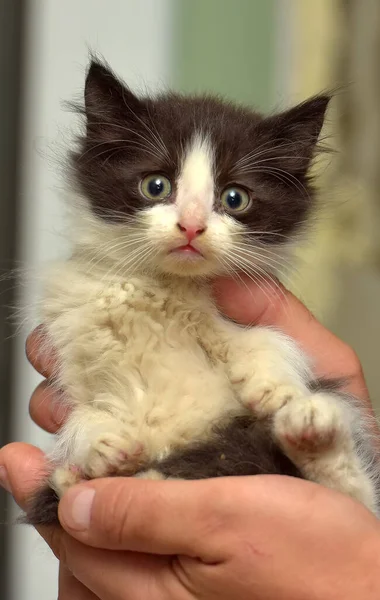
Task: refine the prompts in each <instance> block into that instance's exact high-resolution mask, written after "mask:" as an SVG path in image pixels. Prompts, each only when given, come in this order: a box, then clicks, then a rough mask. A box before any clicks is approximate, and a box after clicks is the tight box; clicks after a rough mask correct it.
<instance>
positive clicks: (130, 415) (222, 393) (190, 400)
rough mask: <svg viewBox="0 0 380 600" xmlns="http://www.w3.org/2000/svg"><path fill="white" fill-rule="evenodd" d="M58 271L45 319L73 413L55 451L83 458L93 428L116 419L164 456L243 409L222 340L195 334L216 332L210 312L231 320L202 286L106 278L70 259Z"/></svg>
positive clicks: (115, 426)
mask: <svg viewBox="0 0 380 600" xmlns="http://www.w3.org/2000/svg"><path fill="white" fill-rule="evenodd" d="M57 272H59V276H57V277H55V278H54V279H52V278H50V281H49V287H48V289H47V290H46V296H45V301H44V315H43V319H44V323H45V325H46V328H47V331H48V334H49V339H50V342H51V343H52V344H53V346H54V347H55V348H58V349H59V355H58V356H59V371H58V373H57V380H58V383H59V386H60V387H61V388H63V389H65V390H66V394H67V401H68V402H69V403H70V405H71V406H72V407H73V409H74V413H73V414H74V415H75V417H73V418H72V419H71V420H70V421H69V423H68V425H67V426H66V427H65V429H64V430H63V431H62V432H61V435H60V438H59V442H58V446H57V448H56V450H55V453H54V458H55V459H59V461H61V460H70V462H75V463H77V462H78V461H79V462H80V461H81V460H83V456H84V454H85V453H86V452H87V451H88V449H89V446H90V444H91V443H92V442H93V439H94V436H98V435H101V434H102V432H104V431H107V432H108V433H112V432H114V433H117V432H119V430H120V424H121V423H122V429H123V435H124V436H126V439H129V440H130V442H132V440H134V441H136V442H139V443H141V444H143V446H144V449H145V451H147V452H148V454H149V455H150V456H151V457H153V456H156V457H161V456H163V455H164V454H165V453H167V452H169V451H170V449H172V448H173V447H175V446H178V445H180V444H183V443H186V442H188V441H190V440H192V439H197V438H201V437H203V436H204V435H205V434H207V430H208V428H209V426H210V425H211V424H213V423H215V422H216V421H217V420H219V419H220V418H221V416H223V414H226V413H229V412H231V411H234V412H237V413H238V412H240V413H241V412H242V411H243V410H244V407H243V405H242V404H241V402H240V401H239V400H238V398H237V396H236V393H235V391H234V389H233V386H232V385H231V383H230V380H229V378H228V376H227V372H226V363H225V362H223V351H225V349H223V343H222V340H219V342H220V344H221V345H220V347H219V348H216V347H215V345H214V348H213V355H211V352H209V351H208V344H207V341H206V343H205V342H204V341H202V340H201V339H200V338H199V333H200V331H206V329H208V330H209V331H210V334H211V335H212V334H213V333H214V334H215V330H214V328H213V327H212V324H213V321H215V325H217V326H218V327H221V328H225V329H226V331H227V330H228V329H230V328H231V331H232V329H233V328H232V326H231V327H230V326H229V325H228V324H227V323H224V322H223V321H222V319H221V318H220V317H218V315H217V314H216V312H215V309H214V308H213V306H212V304H211V302H209V300H208V299H207V295H206V293H203V294H202V295H201V294H200V293H199V290H198V293H197V295H195V294H194V291H195V290H194V287H193V286H189V284H186V285H182V286H179V287H178V288H174V286H172V285H170V284H166V283H165V282H162V283H161V284H160V283H159V282H157V281H153V280H152V279H145V278H143V277H139V278H138V279H132V280H131V281H129V282H128V283H125V282H118V283H110V284H106V283H105V282H99V281H96V280H94V279H92V278H91V277H89V276H87V277H85V276H84V274H83V273H81V272H80V271H79V272H78V271H77V270H76V268H75V266H74V265H73V264H65V265H62V266H61V267H60V269H59V271H57ZM200 298H201V302H200ZM236 329H237V330H238V328H237V327H236ZM215 341H216V340H215V339H210V340H209V344H210V345H212V344H215ZM218 353H219V360H217V359H216V360H215V358H216V356H217V354H218ZM99 413H101V414H99ZM107 420H108V425H107V426H105V422H106V421H107ZM83 421H85V422H83ZM110 428H111V429H110Z"/></svg>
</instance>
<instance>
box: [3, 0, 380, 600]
mask: <svg viewBox="0 0 380 600" xmlns="http://www.w3.org/2000/svg"><path fill="white" fill-rule="evenodd" d="M89 48H91V49H93V50H95V51H98V52H99V53H101V54H103V55H104V57H105V58H106V59H107V60H108V61H109V62H110V64H111V65H112V66H113V68H114V69H115V70H116V71H117V72H118V73H119V74H120V75H121V76H122V77H124V78H125V80H126V81H127V82H128V83H129V84H130V85H131V86H132V87H134V88H135V89H136V90H144V89H146V88H149V89H150V90H152V91H154V90H157V89H163V88H166V87H172V88H174V89H177V90H182V91H209V92H218V93H221V94H223V95H225V96H227V97H228V98H231V99H236V100H239V101H243V102H245V103H247V104H249V105H252V106H254V107H257V108H259V109H261V110H263V111H271V110H274V109H278V108H284V107H286V106H289V105H291V104H293V103H295V102H298V101H300V100H303V99H305V98H306V97H307V96H309V95H312V94H314V93H316V92H318V91H321V90H323V89H325V88H331V87H333V88H335V87H337V88H338V89H339V92H338V93H337V96H336V99H335V100H334V104H333V106H332V109H331V112H330V114H329V118H328V123H327V130H326V135H327V137H328V142H329V144H330V145H331V146H332V147H333V148H335V149H336V150H337V152H336V153H335V155H334V156H333V157H329V159H328V161H327V163H326V164H325V165H323V166H322V167H321V165H319V166H318V172H317V175H318V186H319V191H320V198H321V203H320V207H319V209H318V212H317V214H316V217H315V219H314V223H313V228H312V231H311V232H310V235H309V237H308V239H306V240H305V242H304V243H303V244H302V245H301V246H300V247H299V249H298V252H297V257H296V259H295V271H294V275H292V277H291V280H290V281H286V283H287V284H288V285H290V286H291V287H292V288H293V289H294V291H295V292H296V293H297V294H298V295H299V296H300V297H301V298H302V300H304V301H305V302H306V303H307V305H308V306H309V307H310V308H311V309H312V310H313V311H314V312H315V314H316V315H317V316H318V317H319V318H320V319H321V320H322V321H323V322H324V323H325V324H326V325H327V326H328V327H329V328H331V329H332V330H333V331H334V332H336V333H337V335H339V336H340V337H341V338H343V339H344V340H346V341H347V342H348V343H349V344H351V345H352V346H353V347H354V348H355V350H356V351H357V353H358V354H359V356H360V358H361V360H362V362H363V366H364V370H365V374H366V377H367V380H368V385H369V388H370V391H371V396H372V399H373V402H374V405H375V406H376V407H377V406H379V407H380V374H379V366H380V365H379V359H378V354H379V352H378V340H379V339H380V318H379V315H380V236H379V234H378V230H379V228H380V191H379V190H380V68H379V66H380V65H379V57H380V3H379V1H378V0H317V1H316V0H107V1H105V0H80V1H78V0H64V1H63V0H0V190H1V191H0V210H1V218H0V269H1V273H3V274H4V275H6V273H7V272H9V271H10V269H12V268H14V267H17V268H20V272H21V273H24V275H22V276H21V282H20V286H19V287H18V288H15V286H14V285H12V284H10V282H9V280H8V279H7V277H6V276H5V277H4V278H3V279H0V285H1V303H0V328H1V336H2V340H3V342H2V344H1V347H0V353H1V354H0V373H1V383H2V387H1V389H2V394H1V397H0V443H1V444H5V443H7V442H9V441H11V440H23V441H27V442H30V443H33V444H36V445H38V446H41V447H43V448H46V447H47V446H48V445H49V438H48V436H47V435H45V434H43V433H42V432H41V431H40V430H38V428H37V427H36V426H34V425H33V424H32V423H31V421H30V419H29V416H28V400H29V396H30V394H31V392H32V390H33V388H34V387H35V386H36V385H37V384H38V383H39V377H38V376H37V375H36V373H34V372H33V370H32V368H31V367H30V366H29V365H28V363H27V361H26V359H25V354H24V343H25V338H26V336H27V334H28V332H29V330H30V327H31V326H32V325H31V324H32V323H33V322H34V320H35V318H36V315H35V311H34V309H33V304H34V302H35V300H36V298H38V284H37V283H36V280H34V279H33V273H36V272H38V270H39V268H40V266H41V265H42V264H43V263H44V262H45V261H46V260H50V259H52V258H55V257H57V256H60V255H61V254H62V253H65V252H67V251H68V247H67V244H66V242H65V241H64V237H63V236H61V235H60V233H61V232H62V231H63V228H64V212H65V211H64V204H63V202H62V199H61V194H60V191H61V188H62V180H61V173H60V169H59V162H60V161H59V152H61V149H63V151H64V149H65V147H66V143H67V140H69V137H70V131H74V132H75V121H74V118H73V116H72V115H71V114H70V113H68V112H66V111H65V110H63V108H62V103H63V101H66V100H72V99H77V98H78V97H80V95H81V93H82V89H83V82H84V72H85V67H86V64H87V58H88V49H89ZM57 157H58V158H57ZM28 273H30V274H31V276H30V277H29V276H28V275H27V274H28ZM17 305H22V306H23V307H26V311H25V310H24V311H23V312H22V318H20V319H18V326H17V330H16V329H15V326H14V325H13V324H12V321H11V320H10V315H11V312H12V310H13V309H12V307H14V306H17ZM15 333H16V335H15ZM1 494H2V492H1ZM0 502H1V504H0V514H1V522H5V521H10V520H11V519H12V518H14V516H15V515H16V514H17V511H15V509H14V507H13V506H12V505H11V504H10V503H9V502H8V501H7V499H6V497H5V494H3V495H1V497H0ZM56 581H57V565H56V561H55V560H54V559H53V558H52V557H51V555H50V552H49V551H48V550H47V549H46V548H45V547H44V544H43V543H42V542H41V541H40V540H39V538H38V536H37V535H36V534H35V533H34V532H33V531H32V530H29V529H28V528H26V527H22V526H15V527H13V528H9V527H5V526H3V527H1V526H0V598H2V599H5V600H51V599H52V598H55V597H56V596H57V583H56Z"/></svg>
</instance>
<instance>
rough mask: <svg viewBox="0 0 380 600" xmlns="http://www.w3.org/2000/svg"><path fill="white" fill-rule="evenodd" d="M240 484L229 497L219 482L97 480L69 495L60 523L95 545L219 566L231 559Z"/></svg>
mask: <svg viewBox="0 0 380 600" xmlns="http://www.w3.org/2000/svg"><path fill="white" fill-rule="evenodd" d="M231 479H232V478H231ZM245 479H246V478H245ZM238 481H239V480H238V478H237V479H236V483H235V485H233V483H234V482H231V485H230V486H228V493H226V490H225V487H223V485H221V481H220V480H218V479H209V480H206V481H179V480H178V481H174V480H173V481H169V480H167V481H150V480H143V479H137V478H136V479H134V478H123V477H120V478H108V479H97V480H93V481H90V482H86V483H83V484H79V485H77V486H75V487H73V488H71V489H70V490H69V491H68V492H67V493H66V494H65V495H64V497H63V498H62V500H61V502H60V505H59V520H60V522H61V525H62V527H63V528H64V529H65V530H66V531H67V532H68V533H69V534H70V535H71V536H72V537H74V538H76V539H77V540H79V541H81V542H82V543H84V544H87V545H89V546H94V547H97V548H104V549H109V550H129V551H134V552H143V553H151V554H163V555H174V554H181V555H187V556H190V557H197V558H199V559H201V560H202V561H204V562H205V563H209V562H212V563H215V562H219V561H221V560H223V559H224V558H226V557H225V556H224V555H223V548H226V547H227V548H228V544H227V545H226V544H225V538H226V534H228V529H229V528H230V525H231V528H232V524H233V521H235V520H236V518H237V517H236V498H235V501H234V496H235V495H236V494H235V492H237V493H239V491H238V488H239V487H240V486H239V485H238V483H237V482H238ZM222 537H223V540H224V543H222V539H221V538H222Z"/></svg>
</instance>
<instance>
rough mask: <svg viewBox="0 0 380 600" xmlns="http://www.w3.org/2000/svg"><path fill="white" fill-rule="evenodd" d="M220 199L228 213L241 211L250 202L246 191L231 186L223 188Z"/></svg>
mask: <svg viewBox="0 0 380 600" xmlns="http://www.w3.org/2000/svg"><path fill="white" fill-rule="evenodd" d="M221 200H222V206H223V207H224V208H225V210H226V211H227V212H229V213H237V212H242V211H243V210H246V209H247V208H248V207H249V205H250V204H251V199H250V197H249V195H248V193H247V192H246V191H245V190H243V189H242V188H239V187H231V188H227V189H226V190H224V192H223V194H222V198H221Z"/></svg>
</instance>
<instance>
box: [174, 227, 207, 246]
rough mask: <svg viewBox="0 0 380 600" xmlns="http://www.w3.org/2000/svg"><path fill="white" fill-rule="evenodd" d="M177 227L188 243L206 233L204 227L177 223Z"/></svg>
mask: <svg viewBox="0 0 380 600" xmlns="http://www.w3.org/2000/svg"><path fill="white" fill-rule="evenodd" d="M177 227H178V229H179V230H180V231H182V232H183V233H184V234H185V236H186V237H187V241H188V242H189V243H190V242H192V241H193V240H194V239H195V238H196V237H198V235H201V233H203V232H204V231H206V227H202V228H199V227H198V226H197V225H182V223H177Z"/></svg>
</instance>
